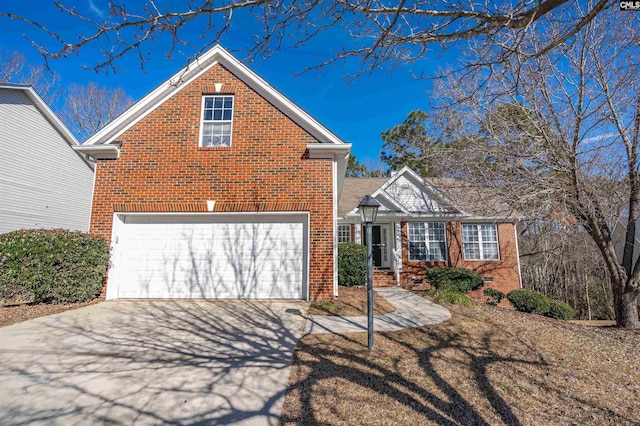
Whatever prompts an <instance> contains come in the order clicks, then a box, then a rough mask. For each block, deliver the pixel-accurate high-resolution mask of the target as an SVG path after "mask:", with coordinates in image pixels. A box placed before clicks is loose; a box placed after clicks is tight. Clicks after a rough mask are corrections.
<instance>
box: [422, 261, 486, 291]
mask: <svg viewBox="0 0 640 426" xmlns="http://www.w3.org/2000/svg"><path fill="white" fill-rule="evenodd" d="M426 275H427V279H428V280H429V283H430V284H431V285H432V286H434V287H435V288H437V289H438V290H443V291H455V292H459V293H467V292H468V291H471V290H477V289H479V288H480V287H482V285H483V284H484V283H483V281H482V277H481V276H480V274H478V273H477V272H474V271H472V270H471V269H466V268H450V267H447V266H437V267H435V268H429V269H427V271H426Z"/></svg>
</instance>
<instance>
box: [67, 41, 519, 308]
mask: <svg viewBox="0 0 640 426" xmlns="http://www.w3.org/2000/svg"><path fill="white" fill-rule="evenodd" d="M350 148H351V145H350V144H346V143H344V141H342V140H341V139H340V138H338V137H337V136H336V135H334V134H333V133H332V132H331V131H329V130H328V129H327V128H325V127H324V126H322V125H321V124H320V123H319V122H318V121H317V120H315V119H314V118H313V117H311V116H310V115H309V114H308V113H306V112H305V111H303V110H302V109H301V108H300V107H298V106H297V105H296V104H295V103H293V102H292V101H291V100H289V99H288V98H287V97H285V96H284V95H282V94H281V93H280V92H278V91H277V90H275V89H274V88H273V87H272V86H270V85H269V84H268V83H267V82H265V81H264V80H263V79H262V78H261V77H259V76H258V75H257V74H255V73H254V72H253V71H251V70H250V69H249V68H247V67H246V66H245V65H244V64H242V63H241V62H239V61H238V60H237V59H236V58H234V57H233V56H232V55H230V54H229V53H228V52H227V51H225V50H224V49H223V48H222V47H220V46H215V47H214V48H212V49H211V50H209V51H208V52H206V53H205V54H203V55H202V56H201V57H200V58H199V59H198V60H197V61H195V62H194V63H192V64H190V65H189V66H187V67H185V68H183V69H182V70H180V71H179V72H177V73H176V74H175V75H174V76H173V77H171V78H170V79H169V80H167V81H166V82H164V83H162V84H161V85H160V86H158V87H157V88H156V89H155V90H153V91H152V92H151V93H149V94H148V95H147V96H145V97H144V98H142V99H141V100H140V101H138V102H137V103H136V104H135V105H133V106H132V107H131V108H129V109H128V110H127V111H125V113H123V114H122V115H121V116H120V117H118V118H117V119H116V120H114V121H113V122H111V123H110V124H109V125H107V126H106V127H104V128H103V129H102V130H101V131H100V132H98V133H96V134H95V135H94V136H92V137H91V138H89V139H88V140H87V142H85V143H84V144H83V145H82V146H79V147H75V148H74V149H75V150H76V151H79V152H82V153H83V154H85V155H88V156H90V157H91V158H92V159H93V160H94V161H95V162H96V164H95V181H94V191H93V203H92V210H91V225H90V231H91V232H93V233H97V234H100V235H102V236H103V237H105V238H106V239H107V240H108V241H110V247H111V264H110V268H109V274H108V280H107V283H106V287H105V292H104V296H105V297H106V298H107V299H116V298H260V299H268V298H276V299H287V298H290V299H306V300H328V299H330V298H331V297H332V296H335V295H337V293H338V285H337V244H338V241H345V240H355V241H358V242H360V241H362V239H361V237H360V235H361V232H360V225H359V224H358V221H359V218H358V214H357V211H356V207H357V205H358V203H359V202H360V200H361V199H362V198H363V197H364V195H367V194H374V196H375V197H376V198H377V199H379V200H380V201H381V202H382V203H383V207H382V209H381V211H380V214H379V219H378V223H376V224H375V227H374V230H375V234H374V243H376V250H375V262H376V265H377V266H378V268H379V271H378V276H377V277H376V278H377V280H378V282H379V283H380V284H383V283H385V282H386V283H387V284H389V283H391V284H403V285H407V284H411V283H413V282H414V281H418V280H420V279H421V278H422V276H423V275H424V269H425V267H428V266H430V265H439V264H442V265H455V266H466V267H471V268H473V269H476V270H478V271H480V272H481V273H482V274H483V276H484V277H485V280H486V282H487V283H488V284H489V285H491V286H493V287H495V288H498V289H500V290H503V291H506V290H508V289H511V288H514V287H519V282H520V278H519V273H518V267H519V264H518V256H517V243H516V233H515V221H514V220H512V219H510V218H509V216H508V215H505V214H504V212H497V213H496V214H495V215H488V214H486V212H487V210H486V209H485V210H484V213H485V214H482V215H480V214H478V212H474V209H473V207H472V206H468V205H467V204H463V203H462V201H463V200H457V199H456V201H455V202H454V201H453V198H451V199H450V198H448V197H447V196H445V195H444V192H442V191H444V190H445V189H446V190H447V191H450V192H452V193H455V185H452V183H454V182H446V181H442V182H438V183H437V184H436V183H435V182H427V181H424V180H422V179H421V178H420V177H419V176H417V175H416V174H415V173H414V172H413V171H411V170H409V169H403V170H402V171H401V172H400V173H398V174H396V175H395V176H394V177H393V178H391V179H360V180H357V179H356V180H354V179H346V180H345V178H344V176H345V171H346V166H347V159H348V156H349V151H350ZM458 192H462V193H463V194H464V192H468V191H465V190H464V189H462V191H458ZM461 198H462V199H464V198H468V197H466V195H465V196H463V197H461ZM490 200H491V199H490V198H482V201H483V202H485V203H486V202H487V201H490ZM491 204H492V207H493V208H496V207H500V206H502V205H501V204H500V203H499V202H492V203H491ZM475 207H478V205H476V206H475ZM502 207H503V206H502ZM338 222H339V223H340V224H339V223H338ZM426 235H437V236H438V238H439V239H435V240H433V241H432V240H427V239H426V237H425V236H426ZM474 235H475V236H476V238H483V239H482V240H481V241H478V242H475V243H474V242H473V241H468V242H467V241H466V240H465V243H464V247H466V249H463V240H464V239H465V238H474ZM485 235H487V238H489V237H491V238H494V239H495V240H496V241H493V240H492V241H489V240H488V239H487V238H485ZM478 236H479V237H478ZM419 238H422V241H419ZM474 244H475V245H474ZM382 247H384V249H382ZM473 247H476V249H475V250H476V252H477V253H478V256H479V259H476V258H473V256H471V257H470V253H471V251H470V250H472V249H473ZM474 253H475V252H474Z"/></svg>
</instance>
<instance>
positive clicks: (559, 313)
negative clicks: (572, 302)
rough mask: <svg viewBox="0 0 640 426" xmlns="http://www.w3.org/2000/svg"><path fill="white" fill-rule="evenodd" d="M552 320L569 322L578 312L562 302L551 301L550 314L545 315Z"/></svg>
mask: <svg viewBox="0 0 640 426" xmlns="http://www.w3.org/2000/svg"><path fill="white" fill-rule="evenodd" d="M545 316H548V317H550V318H555V319H559V320H564V321H569V320H572V319H573V318H574V317H575V316H576V311H575V310H574V309H573V308H572V307H571V306H569V304H567V303H565V302H563V301H562V300H556V299H551V300H549V312H547V313H546V314H545Z"/></svg>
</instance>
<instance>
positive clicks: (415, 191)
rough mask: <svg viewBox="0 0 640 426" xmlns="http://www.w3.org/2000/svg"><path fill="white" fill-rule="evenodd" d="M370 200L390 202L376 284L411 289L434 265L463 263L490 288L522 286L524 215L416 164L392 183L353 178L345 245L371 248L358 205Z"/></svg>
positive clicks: (377, 235)
mask: <svg viewBox="0 0 640 426" xmlns="http://www.w3.org/2000/svg"><path fill="white" fill-rule="evenodd" d="M366 195H372V196H373V197H374V198H375V199H376V200H378V201H379V202H380V203H381V205H382V206H381V207H380V208H379V211H378V217H377V220H376V223H374V224H373V235H372V243H373V262H374V266H375V267H376V274H375V277H374V285H376V284H377V285H392V284H397V285H403V286H411V285H413V284H416V283H421V282H422V281H423V280H424V274H425V270H426V268H429V267H433V266H456V267H465V268H470V269H473V270H475V271H477V272H478V273H480V275H482V277H483V279H484V282H485V287H492V288H495V289H497V290H500V291H502V292H504V293H508V292H509V291H511V290H513V289H516V288H520V287H521V280H520V262H519V258H518V257H519V256H518V237H517V231H516V222H517V220H518V218H517V215H515V214H514V212H513V211H512V210H511V209H509V207H508V206H506V205H505V204H504V203H502V202H501V201H500V200H499V199H497V197H495V196H494V195H492V194H491V192H490V191H487V190H486V189H483V188H481V187H478V185H474V184H471V183H468V182H466V181H464V180H457V179H445V178H432V179H428V180H427V179H423V178H422V177H420V176H419V175H418V174H417V173H416V172H414V171H413V170H411V169H409V168H408V167H405V168H403V169H402V170H400V171H399V172H397V173H395V174H394V175H393V176H392V177H390V178H348V179H345V182H344V187H343V192H342V197H341V198H340V204H339V207H338V217H339V219H338V241H339V242H346V241H355V242H357V243H365V239H364V229H363V228H362V224H361V223H360V216H359V212H358V204H359V203H360V201H361V200H362V199H363V198H364V197H365V196H366ZM481 294H482V293H481V291H477V292H476V293H475V296H478V297H481Z"/></svg>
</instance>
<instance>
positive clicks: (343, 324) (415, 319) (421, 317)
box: [305, 287, 451, 334]
mask: <svg viewBox="0 0 640 426" xmlns="http://www.w3.org/2000/svg"><path fill="white" fill-rule="evenodd" d="M374 291H376V292H377V293H378V294H380V295H382V297H384V298H385V299H386V300H387V301H388V302H389V303H391V304H392V305H393V306H395V308H396V311H395V312H391V313H389V314H384V315H374V316H373V328H374V330H375V331H395V330H401V329H403V328H408V327H420V326H423V325H431V324H437V323H440V322H443V321H446V320H448V319H449V318H451V313H450V312H449V310H447V309H446V308H443V307H442V306H440V305H437V304H435V303H433V302H431V301H429V300H427V299H425V298H424V297H420V296H418V295H417V294H414V293H412V292H410V291H407V290H405V289H402V288H399V287H391V288H377V289H375V290H374ZM359 331H367V317H366V316H362V317H339V316H328V315H309V317H308V318H307V325H306V327H305V334H306V333H312V334H315V333H336V334H340V333H352V332H359Z"/></svg>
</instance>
